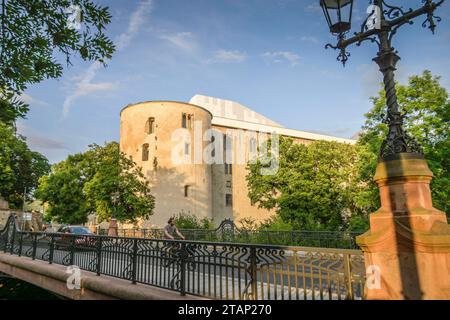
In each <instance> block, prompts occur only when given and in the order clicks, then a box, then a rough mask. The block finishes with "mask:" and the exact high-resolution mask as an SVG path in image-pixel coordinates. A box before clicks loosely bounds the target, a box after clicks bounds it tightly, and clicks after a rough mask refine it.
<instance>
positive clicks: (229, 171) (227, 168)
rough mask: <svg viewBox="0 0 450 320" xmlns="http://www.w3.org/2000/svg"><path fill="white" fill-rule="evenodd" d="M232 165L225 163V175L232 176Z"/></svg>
mask: <svg viewBox="0 0 450 320" xmlns="http://www.w3.org/2000/svg"><path fill="white" fill-rule="evenodd" d="M232 173H233V171H232V165H231V164H229V163H225V174H232Z"/></svg>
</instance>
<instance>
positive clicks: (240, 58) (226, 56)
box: [207, 50, 247, 63]
mask: <svg viewBox="0 0 450 320" xmlns="http://www.w3.org/2000/svg"><path fill="white" fill-rule="evenodd" d="M245 60H247V54H246V53H245V52H240V51H237V50H233V51H228V50H218V51H216V53H215V55H214V57H213V58H212V59H210V60H208V61H207V63H241V62H244V61H245Z"/></svg>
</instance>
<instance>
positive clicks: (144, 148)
mask: <svg viewBox="0 0 450 320" xmlns="http://www.w3.org/2000/svg"><path fill="white" fill-rule="evenodd" d="M148 156H149V145H148V143H145V144H144V145H142V161H148Z"/></svg>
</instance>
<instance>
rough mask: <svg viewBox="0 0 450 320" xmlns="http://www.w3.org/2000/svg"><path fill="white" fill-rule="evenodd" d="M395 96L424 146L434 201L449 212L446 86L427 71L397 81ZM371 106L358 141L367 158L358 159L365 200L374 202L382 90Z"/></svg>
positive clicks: (381, 128)
mask: <svg viewBox="0 0 450 320" xmlns="http://www.w3.org/2000/svg"><path fill="white" fill-rule="evenodd" d="M397 96H398V101H399V106H400V108H401V111H402V112H404V113H406V114H407V115H408V116H407V117H406V119H405V128H406V130H407V131H408V133H409V134H410V135H411V136H412V137H414V138H415V139H416V140H417V141H418V142H419V143H420V144H421V145H422V147H423V149H424V153H425V159H426V160H427V161H428V165H429V167H430V170H431V171H432V172H433V174H434V177H433V180H432V182H431V190H432V196H433V204H434V206H435V207H436V208H438V209H440V210H442V211H445V212H446V213H447V215H450V136H449V133H450V100H449V96H448V92H447V90H446V89H445V88H444V87H443V86H442V85H441V84H440V77H437V76H433V75H432V74H431V72H430V71H424V72H423V73H422V74H421V75H415V76H412V77H410V78H409V81H408V84H407V85H400V84H397ZM371 100H372V102H373V105H374V106H373V108H372V109H371V110H370V111H369V112H368V113H367V114H366V123H365V125H364V127H363V132H362V134H361V135H360V139H359V142H358V143H359V145H360V146H361V147H362V148H363V149H365V150H366V151H367V152H368V153H369V154H372V156H369V158H370V161H366V162H365V163H361V180H362V181H365V182H366V183H367V186H368V188H366V190H365V192H366V194H367V195H368V197H367V199H366V200H367V201H368V202H370V203H372V206H374V205H375V206H376V204H377V203H378V199H377V198H378V192H377V191H378V190H377V188H376V185H375V184H374V183H373V182H371V180H372V178H373V172H375V171H374V168H375V167H376V161H377V160H376V158H377V157H376V155H378V150H379V148H380V146H381V143H382V141H383V139H384V138H385V136H386V133H387V130H388V128H387V125H386V124H384V123H383V121H382V120H383V118H384V113H385V105H386V99H385V92H384V90H382V91H380V93H379V96H378V97H372V98H371Z"/></svg>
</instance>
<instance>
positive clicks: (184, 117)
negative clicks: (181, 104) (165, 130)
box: [181, 113, 187, 128]
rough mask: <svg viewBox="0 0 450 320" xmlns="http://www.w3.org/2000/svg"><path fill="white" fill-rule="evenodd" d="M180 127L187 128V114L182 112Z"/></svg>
mask: <svg viewBox="0 0 450 320" xmlns="http://www.w3.org/2000/svg"><path fill="white" fill-rule="evenodd" d="M181 127H182V128H187V114H186V113H183V114H182V116H181Z"/></svg>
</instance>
